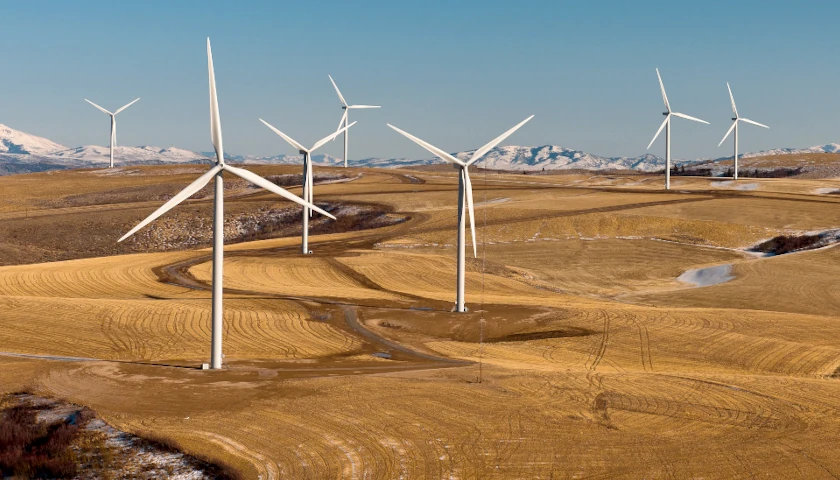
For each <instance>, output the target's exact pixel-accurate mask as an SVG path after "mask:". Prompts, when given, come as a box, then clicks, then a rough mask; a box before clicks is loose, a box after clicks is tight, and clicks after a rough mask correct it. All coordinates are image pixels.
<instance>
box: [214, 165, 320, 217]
mask: <svg viewBox="0 0 840 480" xmlns="http://www.w3.org/2000/svg"><path fill="white" fill-rule="evenodd" d="M225 170H227V171H229V172H230V173H232V174H234V175H236V176H237V177H239V178H241V179H243V180H247V181H249V182H251V183H253V184H254V185H256V186H258V187H262V188H264V189H266V190H268V191H269V192H272V193H276V194H277V195H280V196H281V197H283V198H285V199H287V200H291V201H293V202H295V203H297V204H298V205H302V206H304V207H309V208H311V209H313V210H315V211H316V212H318V213H320V214H321V215H324V216H326V217H329V218H332V219H333V220H335V217H334V216H332V215H330V214H329V213H327V212H326V211H324V210H322V209H320V208H318V207H316V206H315V205H313V204H311V203H309V202H307V201H306V200H304V199H302V198H300V197H298V196H297V195H295V194H293V193H290V192H288V191H286V190H285V189H283V188H281V187H278V186H277V185H275V184H273V183H271V182H269V181H268V180H266V179H264V178H262V177H261V176H259V175H257V174H256V173H252V172H249V171H248V170H245V169H244V168H237V167H231V166H230V165H225Z"/></svg>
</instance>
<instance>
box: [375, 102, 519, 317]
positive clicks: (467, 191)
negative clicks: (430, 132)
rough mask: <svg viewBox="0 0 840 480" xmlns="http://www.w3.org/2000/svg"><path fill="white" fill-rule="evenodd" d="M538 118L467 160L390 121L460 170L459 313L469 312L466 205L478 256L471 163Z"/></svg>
mask: <svg viewBox="0 0 840 480" xmlns="http://www.w3.org/2000/svg"><path fill="white" fill-rule="evenodd" d="M532 118H534V116H533V115H531V116H530V117H528V118H526V119H525V120H523V121H521V122H519V124H518V125H516V126H515V127H513V128H511V129H510V130H508V131H507V132H505V133H503V134H501V135H499V136H498V137H496V138H494V139H493V140H491V141H490V143H488V144H487V145H485V146H483V147H481V148H479V149H478V150H476V151H475V152H473V154H472V156H471V157H470V159H469V160H467V161H462V160H459V159H458V158H455V157H453V156H452V155H450V154H448V153H446V152H444V151H443V150H441V149H439V148H437V147H435V146H434V145H431V144H429V143H427V142H424V141H423V140H420V139H419V138H417V137H415V136H414V135H412V134H410V133H407V132H404V131H402V130H400V129H399V128H397V127H395V126H393V125H391V124H390V123H389V124H387V125H388V126H389V127H391V128H392V129H394V130H396V131H397V133H400V134H402V135H403V136H405V137H406V138H408V139H409V140H411V141H412V142H414V143H416V144H417V145H420V146H421V147H423V148H425V149H426V150H428V151H429V152H431V153H432V154H433V155H436V156H437V157H439V158H440V159H441V160H446V161H447V162H450V163H452V164H454V165H455V168H456V169H457V170H458V171H459V172H458V173H459V175H458V280H457V282H458V284H457V287H456V295H455V311H456V312H466V311H467V309H466V307H465V306H464V260H465V256H466V255H465V253H464V250H465V238H464V237H465V236H466V235H465V230H466V224H465V223H464V220H465V219H464V215H465V214H466V211H465V208H464V207H465V206H466V207H467V209H469V213H470V232H471V233H472V245H473V256H475V257H477V256H478V247H477V246H476V243H475V216H474V212H473V195H472V182H470V173H469V166H470V165H472V164H474V163H475V162H477V161H478V160H479V159H480V158H481V157H483V156H484V155H485V154H486V153H487V152H489V151H490V150H492V149H493V147H495V146H496V145H498V144H500V143H502V141H503V140H504V139H506V138H507V137H509V136H510V135H511V134H513V132H515V131H517V130H519V127H521V126H522V125H525V124H526V123H527V122H528V121H529V120H531V119H532ZM465 204H466V205H465Z"/></svg>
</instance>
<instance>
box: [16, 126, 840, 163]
mask: <svg viewBox="0 0 840 480" xmlns="http://www.w3.org/2000/svg"><path fill="white" fill-rule="evenodd" d="M474 151H475V150H467V151H464V152H458V153H455V154H454V155H455V156H456V157H459V158H462V159H467V158H469V157H470V156H471V155H472V153H473V152H474ZM806 153H840V144H837V143H829V144H826V145H821V146H816V147H810V148H802V149H794V148H780V149H774V150H764V151H761V152H755V153H745V154H743V155H742V158H749V157H757V156H763V155H786V154H806ZM108 154H109V152H108V147H100V146H94V145H87V146H82V147H76V148H67V147H65V146H63V145H60V144H58V143H55V142H52V141H50V140H48V139H46V138H42V137H38V136H35V135H30V134H28V133H24V132H21V131H18V130H15V129H13V128H10V127H7V126H5V125H0V175H7V174H12V173H25V172H38V171H43V170H53V169H62V168H84V167H101V166H105V165H106V164H107V163H108ZM214 156H215V153H214V152H200V153H197V152H193V151H190V150H183V149H180V148H175V147H169V148H159V147H149V146H143V147H119V146H118V147H117V148H116V150H115V151H114V159H115V161H116V162H117V163H118V164H119V165H155V164H169V163H200V162H207V161H210V160H209V159H212V158H214ZM226 158H228V159H229V161H231V162H234V163H251V164H281V165H295V164H300V163H301V161H302V158H301V155H285V154H280V155H273V156H254V155H228V156H227V157H226ZM726 158H727V157H724V158H721V159H717V160H725V159H726ZM312 160H313V161H314V162H315V164H317V165H330V166H337V165H343V164H344V162H343V160H341V159H339V158H336V157H333V156H331V155H314V156H313V157H312ZM717 160H711V161H712V162H714V161H717ZM709 161H710V160H708V159H697V160H678V159H677V160H674V165H686V166H687V165H690V164H694V163H699V162H709ZM440 162H441V161H440V160H439V159H436V158H424V159H408V158H365V159H362V160H352V161H351V165H352V166H354V167H378V168H398V167H411V166H418V165H429V164H433V163H440ZM479 166H481V167H484V168H490V169H498V170H519V171H523V170H527V171H539V170H543V169H545V170H571V169H580V170H637V171H643V172H652V171H657V170H662V169H663V168H664V167H665V159H664V158H662V157H659V156H656V155H651V154H645V155H640V156H638V157H601V156H598V155H593V154H591V153H586V152H582V151H579V150H572V149H569V148H564V147H560V146H557V145H543V146H539V147H517V146H510V147H496V148H494V149H493V150H490V151H489V152H488V153H487V155H486V156H485V157H484V158H483V159H482V161H481V162H480V164H479Z"/></svg>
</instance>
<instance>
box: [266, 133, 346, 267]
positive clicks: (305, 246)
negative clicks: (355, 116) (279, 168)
mask: <svg viewBox="0 0 840 480" xmlns="http://www.w3.org/2000/svg"><path fill="white" fill-rule="evenodd" d="M260 121H261V122H262V123H264V124H265V126H266V127H268V128H270V129H272V130H274V133H276V134H277V135H280V136H281V137H283V140H285V141H287V142H289V145H291V146H293V147H295V148H297V149H298V152H300V154H301V155H303V191H302V192H301V193H302V195H303V198H304V199H305V200H306V201H307V202H309V203H314V200H313V193H312V190H313V188H312V152H314V151H315V149H317V148H319V147H321V146H322V145H324V144H325V143H327V142H329V141H330V140H335V137H337V136H338V134H339V133H341V132H344V134H345V135H347V130H348V129H349V128H350V127H352V126H353V125H355V124H356V122H353V123H351V124H350V125H347V126H346V127H343V128H340V129H338V130H336V131H335V132H333V133H331V134H329V135H327V136H326V137H324V138H322V139H320V140H318V141H317V142H315V145H313V146H312V148H306V147H304V146H303V145H301V144H300V143H298V142H296V141H295V140H294V139H292V137H290V136H288V135H286V134H285V133H283V132H281V131H280V130H277V129H276V128H274V127H273V126H271V124H269V123H268V122H266V121H265V120H263V119H262V118H261V119H260ZM311 216H312V212H311V211H310V210H309V207H307V206H306V205H304V206H303V227H302V228H301V242H300V251H301V253H303V254H304V255H308V254H310V253H312V251H311V250H309V217H311Z"/></svg>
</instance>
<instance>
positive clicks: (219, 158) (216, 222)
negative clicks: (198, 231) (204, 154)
mask: <svg viewBox="0 0 840 480" xmlns="http://www.w3.org/2000/svg"><path fill="white" fill-rule="evenodd" d="M207 70H208V72H209V77H210V137H211V138H212V139H213V148H214V149H215V150H216V165H215V166H214V167H213V168H211V169H210V170H209V171H208V172H207V173H205V174H204V175H202V176H200V177H198V179H197V180H196V181H194V182H193V183H191V184H189V185H188V186H187V187H186V188H184V189H183V190H181V191H180V192H179V193H178V194H177V195H175V196H174V197H172V198H171V199H170V200H169V201H168V202H166V203H164V204H163V206H161V207H160V208H158V209H157V210H155V211H154V213H152V214H151V215H149V216H148V217H146V219H145V220H143V221H142V222H140V223H139V224H137V226H136V227H134V228H132V229H131V231H129V232H128V233H126V234H125V235H123V236H122V238H120V239H119V240H117V241H118V242H122V241H123V240H125V239H126V238H128V237H130V236H131V235H134V233H135V232H137V231H138V230H140V229H141V228H143V227H145V226H146V225H148V224H149V223H151V222H152V221H154V220H155V219H156V218H158V217H160V216H161V215H163V214H164V213H166V212H168V211H169V210H171V209H172V208H174V207H175V206H176V205H178V204H179V203H181V202H183V201H184V200H186V199H187V198H189V197H191V196H192V195H193V194H195V193H196V192H198V191H199V190H201V189H202V188H204V186H205V185H207V184H208V183H210V180H212V179H215V181H216V182H215V183H216V185H215V187H216V190H215V195H214V197H213V295H212V298H213V313H212V319H213V320H212V336H211V342H210V368H212V369H218V368H222V268H223V260H224V257H223V256H224V198H225V197H224V180H223V178H222V173H224V172H226V171H227V172H230V173H232V174H234V175H236V176H237V177H240V178H242V179H244V180H247V181H248V182H251V183H253V184H254V185H257V186H260V187H262V188H264V189H266V190H268V191H270V192H273V193H276V194H278V195H280V196H281V197H283V198H286V199H288V200H291V201H293V202H295V203H299V204H300V205H304V206H307V207H309V208H312V209H313V210H315V211H317V212H318V213H320V214H322V215H326V216H328V217H330V218H332V219H335V217H334V216H332V215H330V214H329V213H327V212H325V211H323V210H321V209H320V208H318V207H316V206H314V205H312V204H310V203H308V202H307V201H305V200H303V199H301V198H299V197H297V196H295V195H293V194H291V193H289V192H287V191H286V190H284V189H282V188H280V187H278V186H277V185H275V184H273V183H271V182H269V181H268V180H266V179H264V178H262V177H260V176H259V175H256V174H254V173H251V172H249V171H248V170H244V169H241V168H236V167H232V166H230V165H228V164H226V163H225V157H224V148H223V147H222V124H221V120H220V118H219V102H218V99H217V97H216V75H215V74H214V72H213V54H212V52H211V50H210V39H209V38H208V39H207Z"/></svg>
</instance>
